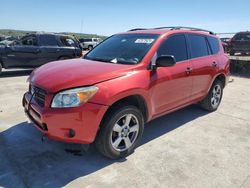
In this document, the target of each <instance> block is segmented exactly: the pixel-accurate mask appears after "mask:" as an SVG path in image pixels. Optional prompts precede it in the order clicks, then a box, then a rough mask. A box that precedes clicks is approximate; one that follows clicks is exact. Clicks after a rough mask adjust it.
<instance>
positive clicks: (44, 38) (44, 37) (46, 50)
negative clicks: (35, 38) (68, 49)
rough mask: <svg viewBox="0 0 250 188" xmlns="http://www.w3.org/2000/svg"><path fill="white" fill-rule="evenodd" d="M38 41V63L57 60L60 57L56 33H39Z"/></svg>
mask: <svg viewBox="0 0 250 188" xmlns="http://www.w3.org/2000/svg"><path fill="white" fill-rule="evenodd" d="M39 42H40V45H41V46H40V48H41V55H40V56H41V57H40V60H39V62H38V63H39V65H42V64H45V63H48V62H51V61H55V60H58V58H59V57H60V50H61V49H60V47H59V43H58V41H57V38H56V35H53V34H41V35H39Z"/></svg>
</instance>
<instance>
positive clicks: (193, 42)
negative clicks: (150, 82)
mask: <svg viewBox="0 0 250 188" xmlns="http://www.w3.org/2000/svg"><path fill="white" fill-rule="evenodd" d="M188 37H189V41H190V47H191V58H198V57H203V56H207V55H209V52H208V45H207V41H206V38H205V36H202V35H193V34H192V35H191V34H190V35H188Z"/></svg>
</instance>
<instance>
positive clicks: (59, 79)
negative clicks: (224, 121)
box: [23, 27, 229, 159]
mask: <svg viewBox="0 0 250 188" xmlns="http://www.w3.org/2000/svg"><path fill="white" fill-rule="evenodd" d="M228 76H229V59H228V56H227V55H225V54H224V51H223V47H222V45H221V42H220V40H219V38H218V37H216V36H215V35H214V34H213V33H212V32H209V31H207V30H201V29H196V28H184V27H165V28H154V29H133V30H130V31H128V32H125V33H121V34H116V35H113V36H111V37H109V38H108V39H106V40H105V41H103V42H102V43H100V44H99V45H98V46H96V47H95V48H94V49H93V50H92V51H90V52H89V53H87V54H86V55H85V56H84V57H83V58H82V59H73V60H62V61H55V62H51V63H49V64H46V65H43V66H41V67H40V68H38V69H36V70H34V71H33V72H32V74H31V75H30V77H29V82H30V85H29V91H28V92H27V93H25V94H24V97H23V106H24V108H25V112H26V114H27V115H28V117H29V118H30V120H31V121H32V122H33V123H34V124H35V126H36V127H37V128H38V129H39V130H40V131H41V132H43V133H44V134H45V135H47V136H48V137H49V138H52V139H56V140H61V141H65V142H73V143H82V144H89V143H92V142H95V144H96V146H97V148H98V150H99V151H100V152H101V153H102V154H103V155H105V156H107V157H109V158H113V159H114V158H119V157H124V156H126V155H128V154H130V153H131V152H133V150H134V149H135V148H136V146H138V144H139V141H140V139H141V137H142V134H143V128H144V124H145V123H146V122H149V121H150V120H152V119H155V118H157V117H160V116H162V115H165V114H168V113H170V112H173V111H175V110H178V109H180V108H183V107H185V106H188V105H190V104H194V103H200V105H201V106H202V107H203V108H204V109H206V110H208V111H215V110H216V109H217V108H218V106H219V104H220V102H221V98H222V93H223V88H224V87H225V85H226V83H227V80H228ZM156 129H157V127H156Z"/></svg>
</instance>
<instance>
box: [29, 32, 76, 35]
mask: <svg viewBox="0 0 250 188" xmlns="http://www.w3.org/2000/svg"><path fill="white" fill-rule="evenodd" d="M28 35H56V36H73V35H70V34H64V33H50V32H36V33H27V34H26V35H25V36H28Z"/></svg>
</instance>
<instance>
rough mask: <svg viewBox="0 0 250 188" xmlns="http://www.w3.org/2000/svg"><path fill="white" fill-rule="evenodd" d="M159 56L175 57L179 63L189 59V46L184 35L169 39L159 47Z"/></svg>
mask: <svg viewBox="0 0 250 188" xmlns="http://www.w3.org/2000/svg"><path fill="white" fill-rule="evenodd" d="M157 55H158V57H159V56H162V55H173V56H174V57H175V59H176V61H177V62H179V61H184V60H186V59H188V54H187V44H186V38H185V36H184V35H175V36H170V37H169V38H167V39H166V40H165V41H164V42H163V43H162V44H161V46H160V47H159V49H158V51H157Z"/></svg>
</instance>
